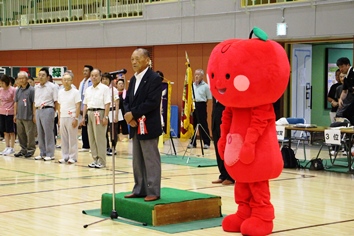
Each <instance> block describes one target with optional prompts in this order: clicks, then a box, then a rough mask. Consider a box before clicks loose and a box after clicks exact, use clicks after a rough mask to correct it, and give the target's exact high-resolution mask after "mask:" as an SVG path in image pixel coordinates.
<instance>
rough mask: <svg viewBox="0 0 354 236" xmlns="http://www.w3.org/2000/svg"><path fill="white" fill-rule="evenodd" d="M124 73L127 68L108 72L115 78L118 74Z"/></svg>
mask: <svg viewBox="0 0 354 236" xmlns="http://www.w3.org/2000/svg"><path fill="white" fill-rule="evenodd" d="M125 73H127V70H126V69H121V70H117V71H112V72H109V74H111V75H113V77H114V78H115V77H116V76H117V75H118V74H125Z"/></svg>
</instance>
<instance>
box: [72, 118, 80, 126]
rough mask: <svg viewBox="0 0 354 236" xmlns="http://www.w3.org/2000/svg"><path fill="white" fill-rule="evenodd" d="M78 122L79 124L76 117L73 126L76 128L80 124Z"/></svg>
mask: <svg viewBox="0 0 354 236" xmlns="http://www.w3.org/2000/svg"><path fill="white" fill-rule="evenodd" d="M78 124H79V121H78V120H76V119H74V120H73V122H72V123H71V125H72V127H73V128H76V127H77V126H78Z"/></svg>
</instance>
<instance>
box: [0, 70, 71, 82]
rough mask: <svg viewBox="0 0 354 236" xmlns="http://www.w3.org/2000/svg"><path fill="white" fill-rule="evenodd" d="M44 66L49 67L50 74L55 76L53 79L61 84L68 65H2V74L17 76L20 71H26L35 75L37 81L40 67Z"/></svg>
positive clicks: (29, 74) (31, 75)
mask: <svg viewBox="0 0 354 236" xmlns="http://www.w3.org/2000/svg"><path fill="white" fill-rule="evenodd" d="M43 67H46V68H48V71H49V74H50V75H51V76H52V77H53V81H54V82H55V83H57V84H59V85H60V84H61V79H62V77H63V75H64V72H65V71H66V70H67V67H66V66H0V74H1V73H2V71H3V72H5V73H4V74H6V75H9V76H12V77H14V78H16V77H17V74H18V72H20V71H26V72H27V74H28V76H30V77H33V78H34V80H35V82H38V80H37V75H38V72H39V71H40V69H42V68H43Z"/></svg>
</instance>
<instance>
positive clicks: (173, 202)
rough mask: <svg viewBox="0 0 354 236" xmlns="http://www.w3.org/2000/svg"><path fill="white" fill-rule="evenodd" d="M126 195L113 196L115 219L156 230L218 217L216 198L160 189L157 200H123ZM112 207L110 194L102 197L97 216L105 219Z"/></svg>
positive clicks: (218, 200)
mask: <svg viewBox="0 0 354 236" xmlns="http://www.w3.org/2000/svg"><path fill="white" fill-rule="evenodd" d="M129 193H130V192H124V193H123V192H122V193H117V194H115V210H116V211H117V213H118V216H120V217H123V218H127V219H131V220H134V221H138V222H142V223H146V224H147V225H153V226H160V225H168V224H176V223H182V222H189V221H195V220H203V219H210V218H217V217H222V213H221V197H220V196H215V195H211V194H204V193H197V192H192V191H187V190H179V189H174V188H162V189H161V199H159V200H157V201H153V202H145V201H144V198H124V195H126V194H129ZM112 206H113V204H112V194H110V193H104V194H102V198H101V213H102V214H105V215H109V214H110V213H111V212H112Z"/></svg>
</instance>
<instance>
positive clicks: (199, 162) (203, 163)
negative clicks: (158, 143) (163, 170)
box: [161, 155, 217, 167]
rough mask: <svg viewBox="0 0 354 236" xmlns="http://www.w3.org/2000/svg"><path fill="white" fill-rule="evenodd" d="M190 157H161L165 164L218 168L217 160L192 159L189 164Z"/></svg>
mask: <svg viewBox="0 0 354 236" xmlns="http://www.w3.org/2000/svg"><path fill="white" fill-rule="evenodd" d="M187 160H188V156H184V157H183V156H179V155H177V156H175V155H161V162H162V163H165V164H173V165H182V166H192V167H210V166H217V163H216V159H209V158H205V157H190V158H189V161H188V163H187Z"/></svg>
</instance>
